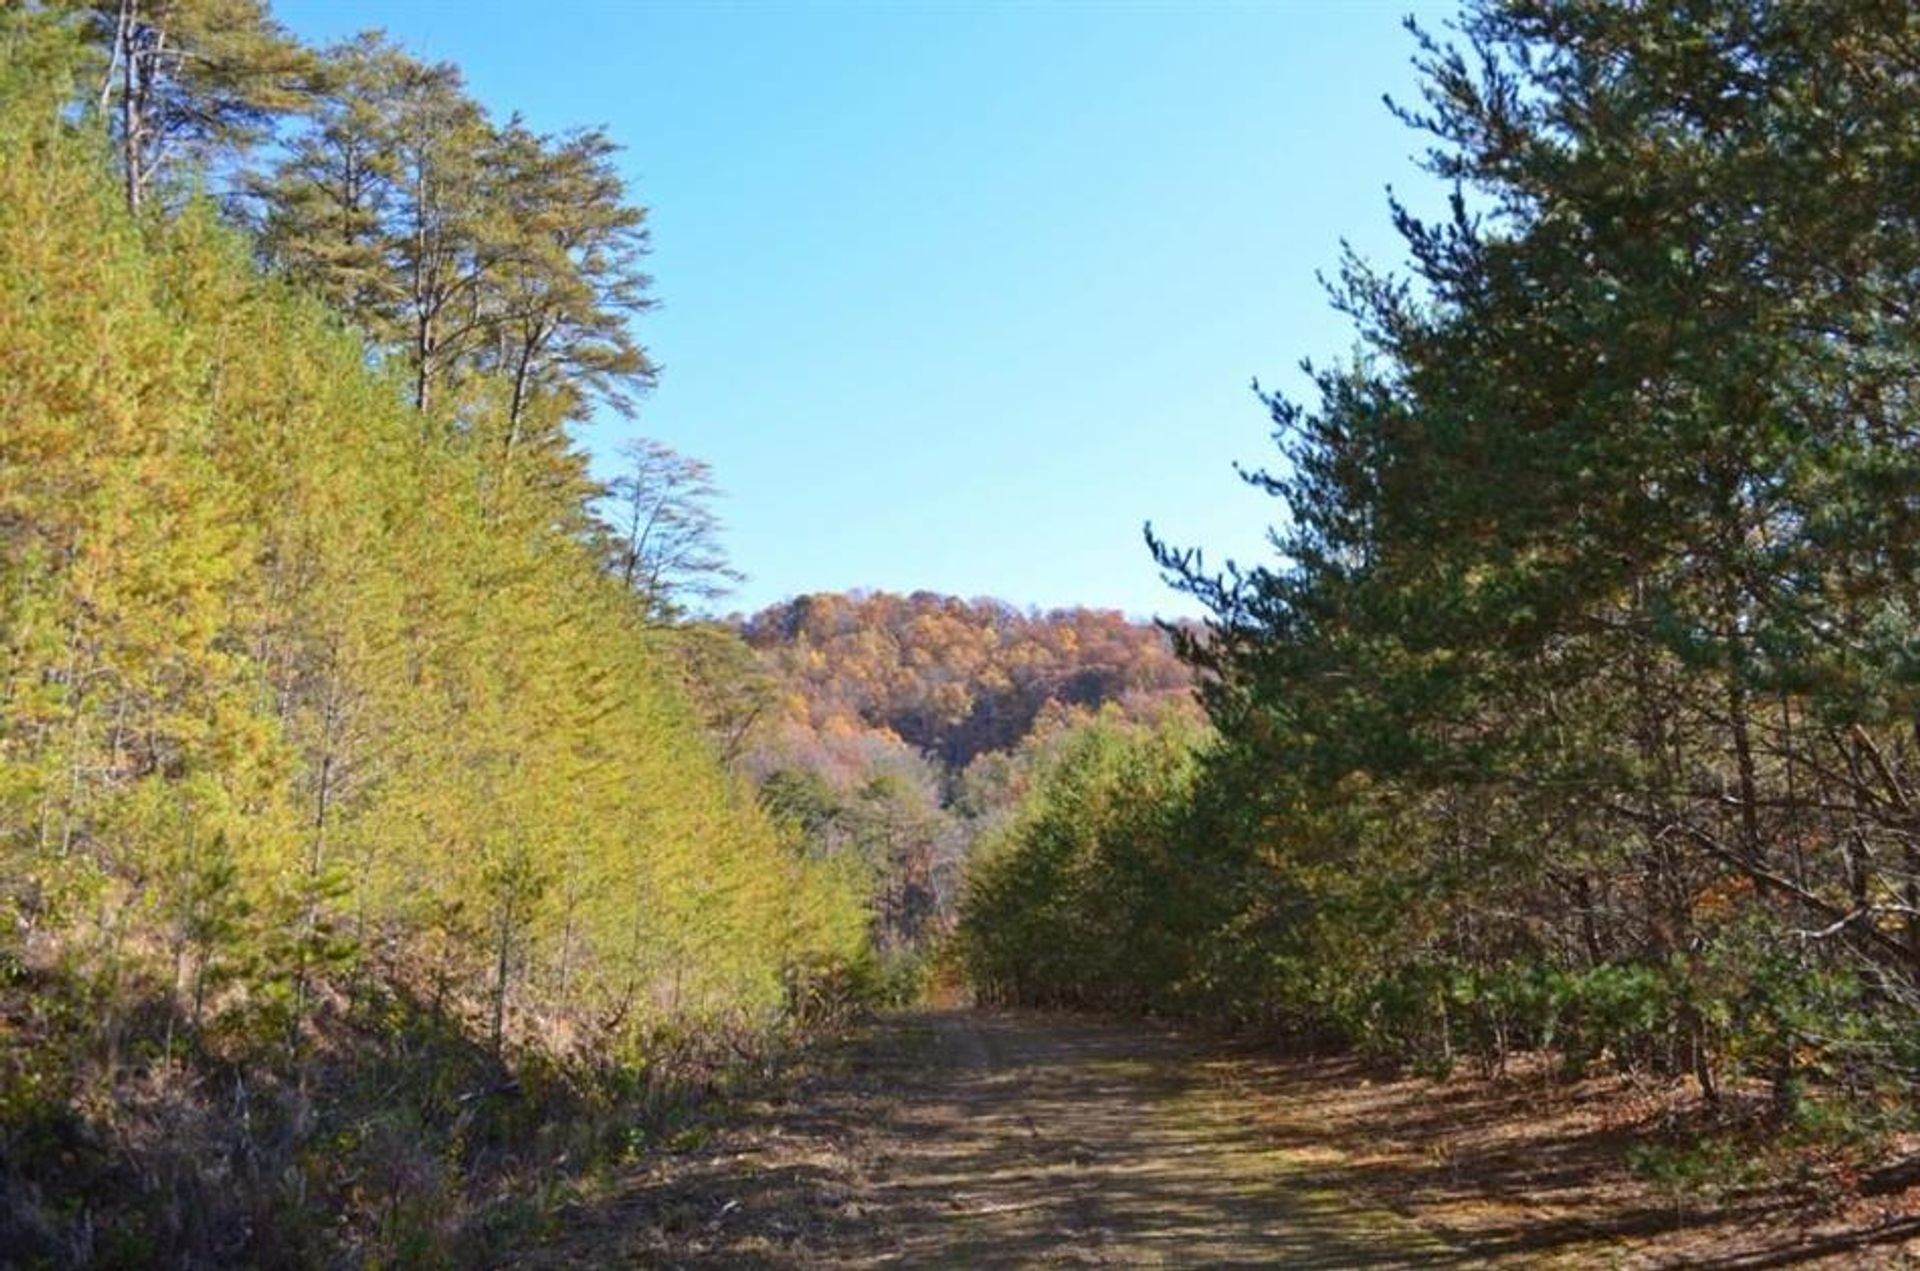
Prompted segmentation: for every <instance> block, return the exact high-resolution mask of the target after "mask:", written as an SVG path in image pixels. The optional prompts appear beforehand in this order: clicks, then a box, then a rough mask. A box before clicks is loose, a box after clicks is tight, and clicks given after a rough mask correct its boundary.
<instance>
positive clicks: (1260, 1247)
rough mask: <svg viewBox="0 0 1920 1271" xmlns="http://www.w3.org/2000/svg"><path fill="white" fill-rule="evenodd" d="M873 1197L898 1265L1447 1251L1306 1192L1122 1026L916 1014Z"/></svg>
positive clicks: (1346, 1261)
mask: <svg viewBox="0 0 1920 1271" xmlns="http://www.w3.org/2000/svg"><path fill="white" fill-rule="evenodd" d="M924 1027H925V1028H926V1030H927V1032H928V1034H929V1045H928V1047H927V1049H928V1050H929V1051H930V1052H931V1058H932V1063H931V1064H930V1065H929V1067H928V1068H927V1069H926V1070H925V1071H924V1073H923V1075H921V1076H920V1077H918V1078H917V1079H916V1080H915V1081H914V1083H913V1086H912V1087H910V1093H908V1095H907V1097H904V1098H902V1099H901V1100H900V1101H899V1102H898V1104H897V1105H896V1107H895V1109H894V1115H893V1117H892V1119H891V1123H890V1124H889V1126H888V1127H887V1134H886V1137H887V1138H888V1139H889V1140H890V1147H891V1150H890V1151H889V1152H888V1153H887V1154H886V1155H885V1156H884V1157H882V1158H881V1159H879V1160H876V1161H875V1163H874V1180H873V1181H874V1188H875V1198H876V1200H877V1201H878V1203H879V1205H880V1207H881V1208H882V1210H883V1211H884V1212H886V1213H888V1214H889V1215H890V1216H891V1217H892V1219H893V1226H894V1231H893V1235H894V1238H895V1249H894V1252H895V1253H896V1255H897V1256H898V1257H899V1258H900V1259H901V1260H902V1261H904V1262H907V1263H912V1264H916V1265H924V1264H926V1263H929V1262H946V1263H953V1264H971V1265H982V1264H992V1263H1000V1264H1006V1263H1025V1262H1086V1263H1104V1262H1117V1263H1131V1264H1142V1263H1145V1264H1175V1265H1196V1264H1204V1265H1207V1266H1235V1265H1241V1266H1273V1265H1285V1266H1289V1267H1315V1266H1326V1267H1335V1266H1339V1267H1351V1266H1356V1265H1360V1264H1363V1263H1364V1264H1365V1265H1369V1266H1377V1267H1393V1266H1403V1267H1404V1266H1424V1265H1433V1264H1435V1263H1436V1262H1440V1261H1445V1260H1447V1250H1446V1249H1445V1248H1444V1247H1443V1246H1440V1245H1438V1244H1437V1243H1435V1242H1434V1241H1433V1240H1432V1239H1431V1238H1430V1237H1428V1236H1425V1235H1424V1234H1422V1233H1421V1232H1419V1231H1418V1230H1417V1229H1415V1228H1414V1227H1412V1226H1411V1224H1409V1223H1407V1222H1405V1221H1404V1220H1402V1219H1400V1218H1398V1217H1397V1216H1395V1215H1393V1214H1388V1213H1382V1212H1379V1211H1369V1210H1366V1209H1363V1208H1361V1207H1359V1206H1357V1205H1355V1204H1352V1203H1350V1202H1349V1201H1348V1200H1346V1199H1345V1198H1343V1197H1341V1196H1339V1195H1337V1194H1334V1193H1331V1192H1328V1191H1325V1190H1322V1189H1320V1188H1318V1187H1316V1185H1315V1184H1314V1183H1313V1182H1312V1181H1311V1179H1310V1177H1309V1176H1308V1175H1307V1174H1306V1173H1305V1172H1304V1171H1302V1170H1300V1169H1298V1168H1295V1167H1294V1166H1293V1163H1292V1162H1290V1161H1289V1160H1287V1159H1286V1158H1285V1157H1284V1156H1283V1155H1282V1154H1280V1153H1277V1152H1275V1151H1274V1150H1273V1149H1272V1148H1270V1147H1269V1146H1267V1145H1265V1144H1264V1143H1263V1142H1262V1141H1261V1139H1260V1137H1259V1136H1257V1135H1256V1134H1254V1133H1253V1132H1252V1131H1251V1129H1250V1128H1249V1127H1248V1126H1247V1125H1245V1124H1244V1123H1243V1121H1242V1119H1241V1118H1238V1117H1236V1115H1235V1112H1234V1109H1233V1108H1232V1107H1230V1106H1228V1105H1227V1102H1226V1096H1225V1095H1224V1094H1223V1093H1221V1092H1220V1091H1219V1090H1218V1089H1217V1088H1214V1087H1210V1086H1205V1085H1201V1084H1199V1083H1198V1082H1197V1081H1196V1079H1195V1078H1194V1077H1193V1075H1192V1068H1191V1065H1190V1063H1189V1060H1190V1059H1191V1055H1190V1053H1189V1051H1188V1048H1187V1047H1186V1046H1185V1045H1184V1044H1183V1043H1181V1042H1180V1041H1178V1040H1177V1039H1175V1038H1173V1037H1171V1036H1168V1035H1165V1034H1159V1033H1154V1032H1151V1031H1143V1029H1142V1028H1141V1027H1140V1026H1137V1025H1136V1026H1129V1027H1120V1026H1115V1025H1111V1024H1102V1023H1095V1022H1088V1021H1084V1020H1071V1019H1061V1018H1057V1017H1035V1016H1027V1015H1021V1016H995V1015H969V1014H952V1015H936V1016H930V1017H927V1018H926V1019H925V1020H924Z"/></svg>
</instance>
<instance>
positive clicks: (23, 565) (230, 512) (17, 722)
mask: <svg viewBox="0 0 1920 1271" xmlns="http://www.w3.org/2000/svg"><path fill="white" fill-rule="evenodd" d="M71 61H72V59H71V58H69V57H67V56H66V55H65V53H64V51H63V50H62V48H61V47H60V43H59V41H58V39H56V38H49V36H48V34H47V32H46V31H45V30H42V29H38V28H36V27H35V25H34V24H32V23H15V24H12V25H10V26H0V851H4V857H0V867H3V868H0V884H4V888H3V890H0V905H3V906H4V907H5V908H4V915H5V922H4V926H3V927H0V932H3V934H0V941H4V942H5V943H4V944H0V955H4V959H0V960H11V961H12V962H13V963H14V964H15V965H21V964H28V965H31V964H32V963H33V962H34V961H35V959H40V958H46V957H53V956H58V957H61V958H64V959H67V960H68V962H69V965H70V966H71V967H72V968H74V969H76V970H79V971H83V972H86V973H89V974H91V973H99V974H114V975H118V974H120V973H121V968H123V967H127V966H131V965H136V964H138V965H140V966H142V967H144V968H146V970H147V971H149V972H151V973H153V974H156V975H160V976H163V977H164V976H165V975H168V974H170V975H171V976H172V977H173V980H172V984H173V988H174V991H175V992H176V993H177V994H179V995H180V1000H181V1001H182V1002H183V1003H190V1004H191V1007H190V1009H191V1012H192V1017H193V1020H194V1022H195V1023H196V1024H198V1023H199V1022H200V1020H201V1017H202V1014H203V1012H204V1013H205V1015H206V1016H207V1017H208V1018H209V1019H211V1018H213V1017H216V1016H219V1015H222V1014H223V1013H232V1014H234V1015H236V1016H248V1013H249V1012H253V1013H260V1012H265V1013H267V1014H268V1015H269V1016H271V1017H272V1018H273V1019H276V1020H279V1021H281V1022H283V1023H284V1024H285V1025H286V1026H287V1027H288V1028H290V1029H291V1035H293V1036H296V1037H297V1036H298V1033H299V1029H300V1027H301V1024H302V1021H303V1019H304V1018H306V1016H307V1013H308V1012H310V1011H311V1010H312V1009H313V1003H314V1002H315V1001H316V1000H317V994H318V992H319V991H320V989H319V986H320V984H321V982H322V981H323V980H326V979H330V978H331V979H334V980H336V981H341V982H344V981H345V980H347V979H348V978H349V977H348V976H347V975H346V972H348V971H349V970H350V969H353V968H357V970H354V971H353V974H354V976H360V975H364V974H366V973H368V972H372V973H376V974H379V975H384V976H389V977H392V978H393V979H395V980H396V982H400V983H405V984H408V985H410V986H411V987H413V988H415V989H417V990H419V991H420V992H422V993H430V994H432V995H433V997H434V1000H436V1001H437V1002H439V1003H441V1004H442V1005H444V1006H445V1007H446V1008H447V1009H448V1010H453V1011H464V1012H468V1013H469V1014H470V1017H471V1018H472V1020H473V1021H474V1022H475V1023H476V1024H477V1025H480V1024H490V1025H491V1026H492V1028H493V1029H494V1030H496V1032H497V1033H498V1034H500V1035H502V1036H503V1037H504V1038H505V1039H512V1038H515V1037H523V1038H535V1037H537V1038H542V1039H545V1040H549V1041H557V1040H560V1039H563V1038H564V1039H572V1041H573V1043H574V1044H579V1043H580V1042H582V1041H583V1040H587V1039H586V1038H584V1036H583V1034H582V1032H581V1028H582V1027H583V1023H582V1022H583V1021H593V1022H595V1023H596V1024H597V1026H598V1027H599V1029H600V1030H601V1033H600V1034H599V1040H600V1041H602V1042H617V1041H618V1040H619V1038H620V1037H622V1036H633V1035H637V1030H640V1029H642V1028H644V1027H645V1026H646V1025H647V1023H648V1021H657V1020H659V1019H661V1018H662V1017H663V1016H664V1015H667V1014H710V1013H714V1012H723V1011H731V1010H737V1009H757V1008H764V1007H770V1006H773V1005H775V1004H776V1003H777V1002H778V999H779V994H780V989H781V973H782V970H783V968H785V967H787V966H789V965H794V964H798V963H801V962H807V961H813V960H818V959H820V958H823V957H833V956H845V955H851V954H852V953H854V952H855V951H856V949H857V946H858V943H859V940H860V931H861V928H862V916H861V914H860V911H859V905H858V897H857V896H856V895H855V894H854V892H853V891H852V889H851V888H850V887H849V886H847V885H846V884H845V883H844V882H843V881H841V880H838V879H836V878H834V877H831V876H828V875H826V874H824V873H821V872H820V871H819V870H818V869H817V868H816V867H814V866H811V865H809V864H807V863H805V862H803V861H801V860H800V859H798V858H797V857H796V855H795V854H794V853H793V852H791V851H789V850H788V849H787V847H786V845H785V844H783V842H782V841H781V840H780V838H779V836H778V834H777V832H776V831H775V829H774V828H773V827H772V826H771V825H770V824H769V823H768V821H767V820H766V819H765V818H764V817H763V816H762V815H761V813H760V812H759V811H758V809H757V807H756V806H755V804H754V802H753V800H752V798H751V797H750V794H749V793H748V792H747V791H745V790H743V789H742V788H740V787H739V785H738V784H737V783H736V782H735V780H734V779H733V778H732V777H730V776H729V775H728V774H727V773H726V772H725V770H724V769H723V767H722V766H721V765H720V763H719V762H718V761H717V760H716V758H715V756H714V755H713V753H712V751H711V749H710V747H709V745H708V744H707V742H706V740H705V738H704V736H703V735H702V733H701V732H700V730H699V727H698V724H697V721H696V720H695V719H694V718H693V716H692V715H691V713H690V712H689V710H688V709H687V708H686V707H685V706H684V705H683V703H682V702H681V701H680V700H679V697H678V694H677V691H676V690H675V689H674V688H673V687H672V685H671V681H670V679H669V677H668V676H667V675H665V674H664V673H663V672H662V671H661V670H660V669H658V668H657V667H656V660H657V659H656V657H655V656H654V655H653V654H651V653H650V652H649V648H648V645H647V642H646V640H647V637H646V636H645V634H644V632H643V631H642V630H641V626H640V623H639V621H638V615H637V614H636V613H635V608H634V604H633V602H632V600H631V598H630V597H629V596H627V595H626V594H625V593H623V592H622V591H621V590H620V589H619V588H617V587H616V586H615V585H614V584H613V583H611V582H610V581H609V580H607V579H606V578H604V577H603V576H602V574H601V573H600V571H599V570H598V568H597V566H596V564H595V562H594V560H593V558H592V557H591V555H590V553H589V551H588V550H587V549H586V548H585V547H584V546H583V540H584V534H583V532H582V531H583V524H584V514H583V512H582V510H581V509H582V508H583V506H584V505H585V499H586V494H587V492H586V490H585V487H584V486H583V485H582V484H581V482H580V481H579V480H578V478H577V476H576V475H573V474H574V473H575V471H576V469H577V465H576V464H573V463H571V462H569V461H559V462H557V461H556V459H555V456H554V455H552V454H551V453H549V454H544V455H543V454H539V453H536V452H532V451H529V452H527V453H526V454H525V455H524V457H523V458H522V459H521V460H520V465H519V466H518V467H514V466H512V465H511V464H506V463H503V462H502V460H501V456H500V452H499V450H498V449H497V448H496V447H494V446H490V445H487V444H486V443H485V440H484V439H485V438H488V437H495V438H497V437H498V436H499V435H500V424H499V422H498V417H497V412H498V411H499V410H500V409H501V407H500V404H499V397H500V394H499V392H498V391H497V389H496V388H494V387H490V386H489V385H487V384H486V383H485V382H484V381H480V382H476V383H474V384H471V385H468V386H466V387H465V388H464V389H463V391H462V393H461V394H460V395H459V397H458V400H450V401H448V402H446V403H445V405H444V407H443V408H442V409H441V411H440V413H436V414H434V415H431V416H426V415H422V414H421V413H419V412H417V411H415V410H414V409H413V408H412V407H411V405H410V404H409V403H408V397H407V386H406V385H405V384H403V383H401V382H400V379H401V377H400V376H399V375H397V374H388V373H385V372H383V371H382V370H381V369H380V368H379V367H378V366H375V365H371V363H372V362H373V361H375V360H376V359H373V358H372V357H370V355H369V353H368V351H367V349H366V348H365V346H364V344H363V343H362V341H361V339H360V338H359V337H358V336H357V335H355V334H354V333H352V332H350V331H349V330H347V329H346V328H345V326H344V325H343V324H342V323H341V322H340V321H339V320H338V319H337V318H336V317H335V316H333V315H332V314H331V313H329V312H328V311H327V310H326V309H324V308H323V307H322V306H321V305H320V304H318V303H317V302H314V301H312V300H310V299H308V298H306V297H305V296H303V295H300V294H297V293H296V292H295V291H293V290H292V289H290V288H289V287H287V286H286V285H284V284H282V283H280V282H277V281H274V280H272V279H270V278H268V277H267V276H265V275H263V274H262V273H261V272H260V271H259V270H258V269H257V268H256V267H255V266H254V265H253V264H252V262H251V260H250V259H249V255H248V248H247V245H246V244H245V242H244V241H242V240H240V239H239V238H237V237H236V236H234V235H232V234H230V233H229V232H227V231H226V230H225V229H223V228H222V227H221V226H219V225H218V224H217V223H216V220H215V218H214V216H213V214H212V213H211V212H210V211H207V210H206V209H199V210H193V211H189V212H188V213H187V214H185V215H184V216H182V217H180V218H178V219H177V220H175V221H173V222H171V223H166V224H161V223H158V222H156V223H152V224H136V223H135V222H134V221H133V220H132V219H131V218H130V217H129V216H128V215H127V214H126V213H125V212H124V211H123V210H122V209H121V207H120V206H119V205H118V204H117V202H116V196H115V193H114V190H113V189H112V187H111V185H110V182H109V178H108V175H107V167H106V163H105V159H104V155H103V153H102V152H103V149H104V147H103V144H102V142H101V141H100V139H99V138H98V137H97V136H96V135H95V133H94V132H93V131H91V130H90V129H88V128H86V127H84V126H80V125H76V124H74V123H73V122H72V121H71V118H70V112H65V111H63V104H64V103H65V102H67V101H69V100H70V97H69V96H68V94H67V93H66V92H65V91H64V86H63V85H62V84H60V83H59V82H58V81H59V80H60V78H61V74H62V70H61V68H62V67H63V66H65V65H70V64H71ZM336 973H338V974H336ZM185 1009H187V1007H185V1006H183V1010H185ZM249 1017H251V1016H249Z"/></svg>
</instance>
